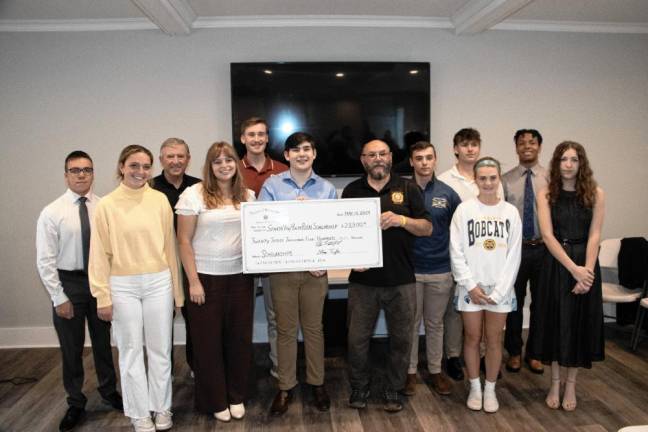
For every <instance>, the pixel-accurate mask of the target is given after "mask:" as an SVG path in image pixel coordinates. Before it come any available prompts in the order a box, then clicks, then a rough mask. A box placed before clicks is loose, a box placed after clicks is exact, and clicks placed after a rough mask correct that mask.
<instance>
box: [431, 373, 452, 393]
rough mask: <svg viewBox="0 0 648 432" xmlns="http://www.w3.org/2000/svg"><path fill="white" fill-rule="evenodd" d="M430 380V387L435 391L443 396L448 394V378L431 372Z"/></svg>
mask: <svg viewBox="0 0 648 432" xmlns="http://www.w3.org/2000/svg"><path fill="white" fill-rule="evenodd" d="M430 381H431V382H432V388H433V389H434V391H435V392H437V393H439V394H440V395H444V396H445V395H449V394H450V380H449V379H448V377H447V376H445V375H444V374H442V373H436V374H431V375H430Z"/></svg>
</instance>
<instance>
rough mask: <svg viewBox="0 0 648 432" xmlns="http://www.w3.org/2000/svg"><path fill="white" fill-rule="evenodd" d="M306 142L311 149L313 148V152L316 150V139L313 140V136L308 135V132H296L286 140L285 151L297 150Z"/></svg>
mask: <svg viewBox="0 0 648 432" xmlns="http://www.w3.org/2000/svg"><path fill="white" fill-rule="evenodd" d="M304 141H306V142H308V143H310V145H311V147H313V150H315V138H313V136H312V135H310V134H307V133H306V132H295V133H292V134H290V136H288V138H286V142H285V143H284V151H288V150H290V149H292V148H296V147H298V146H299V144H301V143H303V142H304Z"/></svg>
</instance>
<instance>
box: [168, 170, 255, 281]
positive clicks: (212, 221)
mask: <svg viewBox="0 0 648 432" xmlns="http://www.w3.org/2000/svg"><path fill="white" fill-rule="evenodd" d="M247 199H248V201H254V192H253V191H252V190H250V189H248V198H247ZM175 208H176V213H177V214H179V215H183V216H198V221H197V222H196V231H195V232H194V236H193V240H192V246H193V250H194V258H195V261H196V271H197V272H198V273H203V274H209V275H226V274H236V273H241V272H242V271H243V257H242V252H241V210H240V208H238V209H237V208H235V207H234V206H233V205H227V206H223V207H219V208H215V209H208V208H207V207H205V202H204V200H203V197H202V183H196V184H195V185H193V186H190V187H188V188H187V189H185V191H184V192H182V194H181V195H180V199H179V200H178V203H177V204H176V207H175Z"/></svg>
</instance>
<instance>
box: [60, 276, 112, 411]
mask: <svg viewBox="0 0 648 432" xmlns="http://www.w3.org/2000/svg"><path fill="white" fill-rule="evenodd" d="M59 278H60V280H61V283H62V284H63V292H65V295H66V296H67V297H68V298H69V299H70V301H71V302H72V306H73V307H74V317H73V318H71V319H65V318H61V317H59V316H58V315H56V310H54V309H53V310H52V313H53V316H54V328H55V329H56V334H57V335H58V339H59V344H60V345H61V355H62V359H63V385H64V387H65V391H66V392H67V394H68V397H67V402H68V405H69V406H73V407H77V408H84V407H85V404H86V402H87V398H86V397H85V395H84V394H83V379H84V374H83V358H82V357H83V345H84V343H85V323H86V320H87V322H88V331H89V333H90V340H91V341H92V356H93V357H94V363H95V369H96V372H97V383H98V387H97V390H98V391H99V394H101V396H102V397H104V398H106V397H109V396H111V395H112V394H114V393H115V392H116V391H117V389H116V384H117V377H116V375H115V366H114V364H113V357H112V350H111V347H110V323H109V322H105V321H102V320H100V319H99V317H98V316H97V301H96V299H95V298H94V297H92V295H91V294H90V286H89V284H88V276H87V275H86V274H85V273H84V272H82V271H65V270H59Z"/></svg>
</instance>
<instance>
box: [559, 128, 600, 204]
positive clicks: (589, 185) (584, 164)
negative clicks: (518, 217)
mask: <svg viewBox="0 0 648 432" xmlns="http://www.w3.org/2000/svg"><path fill="white" fill-rule="evenodd" d="M569 149H574V150H575V151H576V155H577V156H578V174H576V196H577V198H578V200H579V201H580V203H581V204H582V205H583V206H585V207H587V208H592V207H594V204H595V203H596V181H595V180H594V176H593V173H592V169H591V168H590V164H589V160H588V159H587V154H586V153H585V148H584V147H583V146H582V145H580V144H579V143H577V142H574V141H563V142H561V143H560V144H558V146H556V149H555V150H554V152H553V156H552V157H551V162H550V165H549V166H550V173H549V186H548V191H547V199H548V200H549V203H550V204H555V203H556V200H558V195H559V194H560V190H561V189H562V176H561V175H560V160H561V159H562V156H563V154H564V153H565V152H566V151H567V150H569Z"/></svg>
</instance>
